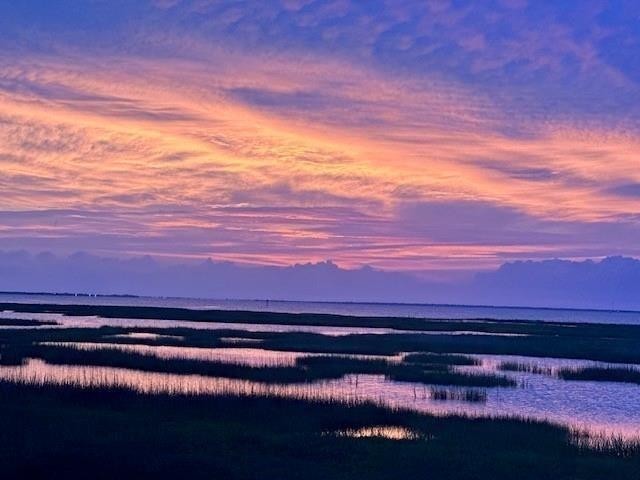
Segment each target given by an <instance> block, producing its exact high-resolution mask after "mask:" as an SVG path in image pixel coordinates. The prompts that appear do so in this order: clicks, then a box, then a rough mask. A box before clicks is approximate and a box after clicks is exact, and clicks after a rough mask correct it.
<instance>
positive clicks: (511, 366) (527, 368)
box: [498, 362, 553, 375]
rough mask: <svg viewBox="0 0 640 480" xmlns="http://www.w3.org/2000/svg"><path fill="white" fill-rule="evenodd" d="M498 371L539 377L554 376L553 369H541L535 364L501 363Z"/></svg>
mask: <svg viewBox="0 0 640 480" xmlns="http://www.w3.org/2000/svg"><path fill="white" fill-rule="evenodd" d="M498 370H502V371H504V372H523V373H535V374H537V375H552V374H553V368H551V367H541V366H540V365H536V364H535V363H525V362H501V363H500V364H498Z"/></svg>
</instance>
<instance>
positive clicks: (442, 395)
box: [430, 388, 487, 403]
mask: <svg viewBox="0 0 640 480" xmlns="http://www.w3.org/2000/svg"><path fill="white" fill-rule="evenodd" d="M430 395H431V398H432V399H433V400H441V401H450V400H453V401H458V402H472V403H482V402H486V401H487V392H486V390H474V389H463V390H458V389H448V388H432V389H431V390H430Z"/></svg>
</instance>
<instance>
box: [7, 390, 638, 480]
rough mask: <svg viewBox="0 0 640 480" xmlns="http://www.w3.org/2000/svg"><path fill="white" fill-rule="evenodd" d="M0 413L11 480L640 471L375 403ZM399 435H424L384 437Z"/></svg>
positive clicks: (555, 430) (116, 396) (165, 403)
mask: <svg viewBox="0 0 640 480" xmlns="http://www.w3.org/2000/svg"><path fill="white" fill-rule="evenodd" d="M0 409H1V410H2V412H3V415H2V416H0V464H2V465H3V479H4V478H7V479H12V478H50V475H51V472H56V475H60V474H62V475H64V476H65V477H66V478H87V477H90V478H98V479H100V480H102V479H106V478H123V479H127V478H136V479H147V478H149V479H151V478H153V479H156V480H158V479H160V480H164V479H175V478H180V477H182V478H197V479H199V478H233V479H256V478H265V479H270V478H278V479H283V480H289V479H294V478H296V479H297V478H306V479H311V480H319V479H326V478H335V479H342V480H347V479H362V478H367V479H368V480H378V479H388V478H422V477H424V476H425V475H427V476H428V477H429V478H432V479H435V480H444V479H447V480H468V479H470V478H480V479H481V478H486V479H492V480H506V479H512V478H513V476H514V472H517V476H518V478H519V479H523V480H534V479H539V478H548V476H549V475H550V472H552V476H553V478H554V480H569V479H577V478H579V479H581V480H601V479H602V478H612V479H613V478H620V479H622V478H625V479H626V478H635V476H636V474H637V472H638V469H639V468H640V457H639V456H638V452H637V450H636V449H635V448H634V447H624V448H626V450H624V449H623V447H622V446H619V445H617V444H616V447H615V448H608V447H607V448H604V447H603V446H601V447H590V446H588V445H577V444H575V443H571V442H570V441H567V439H568V438H569V436H570V432H569V431H568V430H567V429H565V428H562V427H559V426H556V425H552V424H548V423H544V422H535V421H525V420H518V419H505V418H491V419H486V418H485V419H480V418H469V417H464V416H460V415H449V416H431V415H424V414H418V413H415V412H409V411H405V410H399V409H391V408H383V407H381V406H379V405H376V404H373V403H369V402H342V401H341V402H338V401H334V400H330V399H329V400H327V399H323V400H310V399H292V398H277V397H271V396H268V395H255V396H238V395H214V396H211V395H210V396H206V395H204V396H203V395H200V396H196V395H184V394H180V395H169V394H154V395H150V394H143V393H139V392H133V391H130V390H127V389H122V388H116V387H110V388H107V387H94V388H87V389H81V388H75V387H72V386H71V387H70V386H63V385H20V384H15V383H11V382H7V381H0ZM395 429H397V430H398V431H401V432H412V434H415V435H416V439H415V440H411V441H397V440H395V439H393V438H385V435H383V434H386V433H387V432H388V431H391V430H394V431H395ZM326 432H358V433H360V435H343V436H340V435H327V434H326ZM392 436H393V435H392ZM423 439H424V440H423ZM621 452H622V453H621Z"/></svg>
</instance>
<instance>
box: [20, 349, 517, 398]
mask: <svg viewBox="0 0 640 480" xmlns="http://www.w3.org/2000/svg"><path fill="white" fill-rule="evenodd" d="M14 348H15V347H14ZM9 351H11V349H9ZM27 357H32V358H39V359H41V360H44V361H46V362H47V363H50V364H54V365H78V366H83V365H89V366H100V367H112V368H123V369H131V370H140V371H145V372H162V373H174V374H183V375H204V376H208V377H220V378H231V379H241V380H251V381H254V382H261V383H273V384H290V383H307V382H313V381H318V380H334V379H340V378H342V377H344V376H345V375H349V374H369V375H384V376H385V377H386V378H387V379H389V380H396V381H403V382H412V383H421V384H435V385H457V386H476V387H510V386H515V385H516V384H515V382H514V381H512V380H510V379H508V378H507V377H504V376H497V375H489V374H477V375H476V374H468V373H461V372H456V371H452V370H449V369H445V370H442V369H440V368H439V369H437V370H430V369H428V368H423V367H422V366H420V365H416V364H405V363H397V362H393V361H390V360H388V359H378V358H358V357H349V356H337V355H336V356H328V355H327V356H303V357H300V358H298V359H297V360H296V361H295V365H293V366H268V365H262V366H260V365H259V366H252V365H241V364H234V363H229V362H224V361H215V360H201V359H190V358H160V357H157V356H154V355H147V354H141V353H136V352H132V351H123V350H119V349H117V348H98V349H81V348H76V347H74V346H67V345H65V346H63V345H50V344H47V345H43V344H38V345H31V346H27V347H23V348H22V349H16V351H15V352H14V353H12V354H11V357H10V358H12V359H13V361H14V363H12V364H17V363H15V362H17V361H18V360H17V359H20V358H23V359H24V358H27Z"/></svg>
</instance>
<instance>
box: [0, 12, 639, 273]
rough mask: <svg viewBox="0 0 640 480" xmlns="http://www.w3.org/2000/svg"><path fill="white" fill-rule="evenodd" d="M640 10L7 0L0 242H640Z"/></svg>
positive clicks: (451, 256) (124, 247) (343, 246)
mask: <svg viewBox="0 0 640 480" xmlns="http://www.w3.org/2000/svg"><path fill="white" fill-rule="evenodd" d="M107 4H108V5H107ZM634 5H635V4H634V3H630V2H621V3H620V8H621V11H624V12H625V15H619V14H617V13H616V11H614V10H615V9H612V8H611V7H608V6H606V5H604V4H602V3H601V2H592V1H588V2H565V3H564V7H563V8H560V7H559V6H558V5H555V4H553V5H543V4H541V3H540V2H520V1H517V2H514V1H509V2H507V1H495V2H486V3H483V4H482V5H480V4H478V5H475V4H471V3H465V2H462V3H460V2H439V1H437V2H436V1H434V2H431V1H429V2H418V1H410V0H403V1H399V2H385V1H382V0H380V1H378V0H376V1H372V2H355V1H324V0H310V1H299V2H298V1H295V2H292V1H286V2H271V3H269V5H260V6H259V7H258V6H257V5H256V4H255V2H243V1H240V2H238V1H233V2H231V1H229V2H228V1H215V2H213V1H202V0H197V1H196V0H181V1H166V0H163V1H153V2H152V1H141V2H133V3H132V2H125V1H117V2H115V3H113V2H89V3H87V4H86V5H85V6H83V7H84V8H83V9H82V12H80V10H81V9H78V8H77V5H74V2H57V3H56V5H55V7H54V6H51V5H49V4H47V5H45V4H44V3H43V2H35V0H29V1H26V2H23V3H21V4H20V5H19V6H16V7H15V8H8V7H7V6H0V46H2V47H4V49H3V52H5V55H4V56H3V59H2V60H1V61H0V111H1V112H2V114H0V167H2V172H3V175H2V177H1V178H0V187H1V188H2V191H3V198H2V201H1V204H0V208H1V209H2V211H3V213H2V218H4V219H5V220H6V222H7V223H6V224H5V225H3V226H2V227H0V246H1V247H2V248H16V247H19V246H25V247H28V248H30V249H32V250H36V249H43V248H50V249H54V250H56V252H59V253H69V252H73V251H76V250H90V251H93V252H98V253H100V254H103V255H118V254H133V253H155V254H158V255H162V256H171V257H174V258H175V257H181V258H190V257H199V258H202V257H206V256H208V255H216V258H222V259H227V260H233V261H240V262H250V263H261V264H276V265H287V264H291V263H295V262H306V261H309V260H313V261H319V260H322V259H325V258H333V259H335V261H336V263H337V264H338V265H340V266H349V267H358V266H360V265H366V264H371V265H374V266H375V267H379V268H384V269H387V270H391V269H402V270H411V271H421V270H430V269H432V270H438V271H439V270H440V269H447V268H448V269H459V270H468V269H473V268H475V269H486V268H490V267H494V266H496V265H498V264H500V263H501V262H503V261H504V260H509V259H516V258H525V257H527V256H528V257H531V258H540V257H541V256H543V255H547V256H555V255H558V256H566V257H569V258H581V257H585V256H594V257H601V256H604V255H607V254H610V253H621V254H627V255H636V254H638V253H640V252H638V247H637V244H638V243H637V239H638V227H637V225H638V218H637V214H636V212H637V211H638V206H639V204H638V202H639V199H638V195H636V192H635V190H636V188H635V185H636V184H638V183H640V174H639V173H638V169H637V153H636V152H638V151H639V150H640V137H639V135H638V131H637V125H638V122H637V120H638V119H639V118H638V112H640V108H638V106H639V105H640V89H639V88H638V84H637V82H636V78H637V75H636V73H637V69H638V62H637V61H634V60H633V59H630V57H629V54H628V52H627V51H628V50H633V46H634V45H635V42H636V40H635V37H634V35H635V32H636V29H637V26H636V24H634V23H632V22H631V20H629V18H631V17H627V15H628V14H632V13H633V12H634V11H635V10H636V6H634ZM540 25H544V26H545V28H544V29H543V30H541V29H540ZM614 45H616V47H615V48H614ZM614 50H616V52H618V51H619V52H620V53H616V52H614ZM622 60H625V61H624V62H623V61H622ZM611 85H614V86H615V88H612V87H611ZM612 186H613V187H612ZM619 238H622V239H623V240H622V241H620V240H619Z"/></svg>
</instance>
